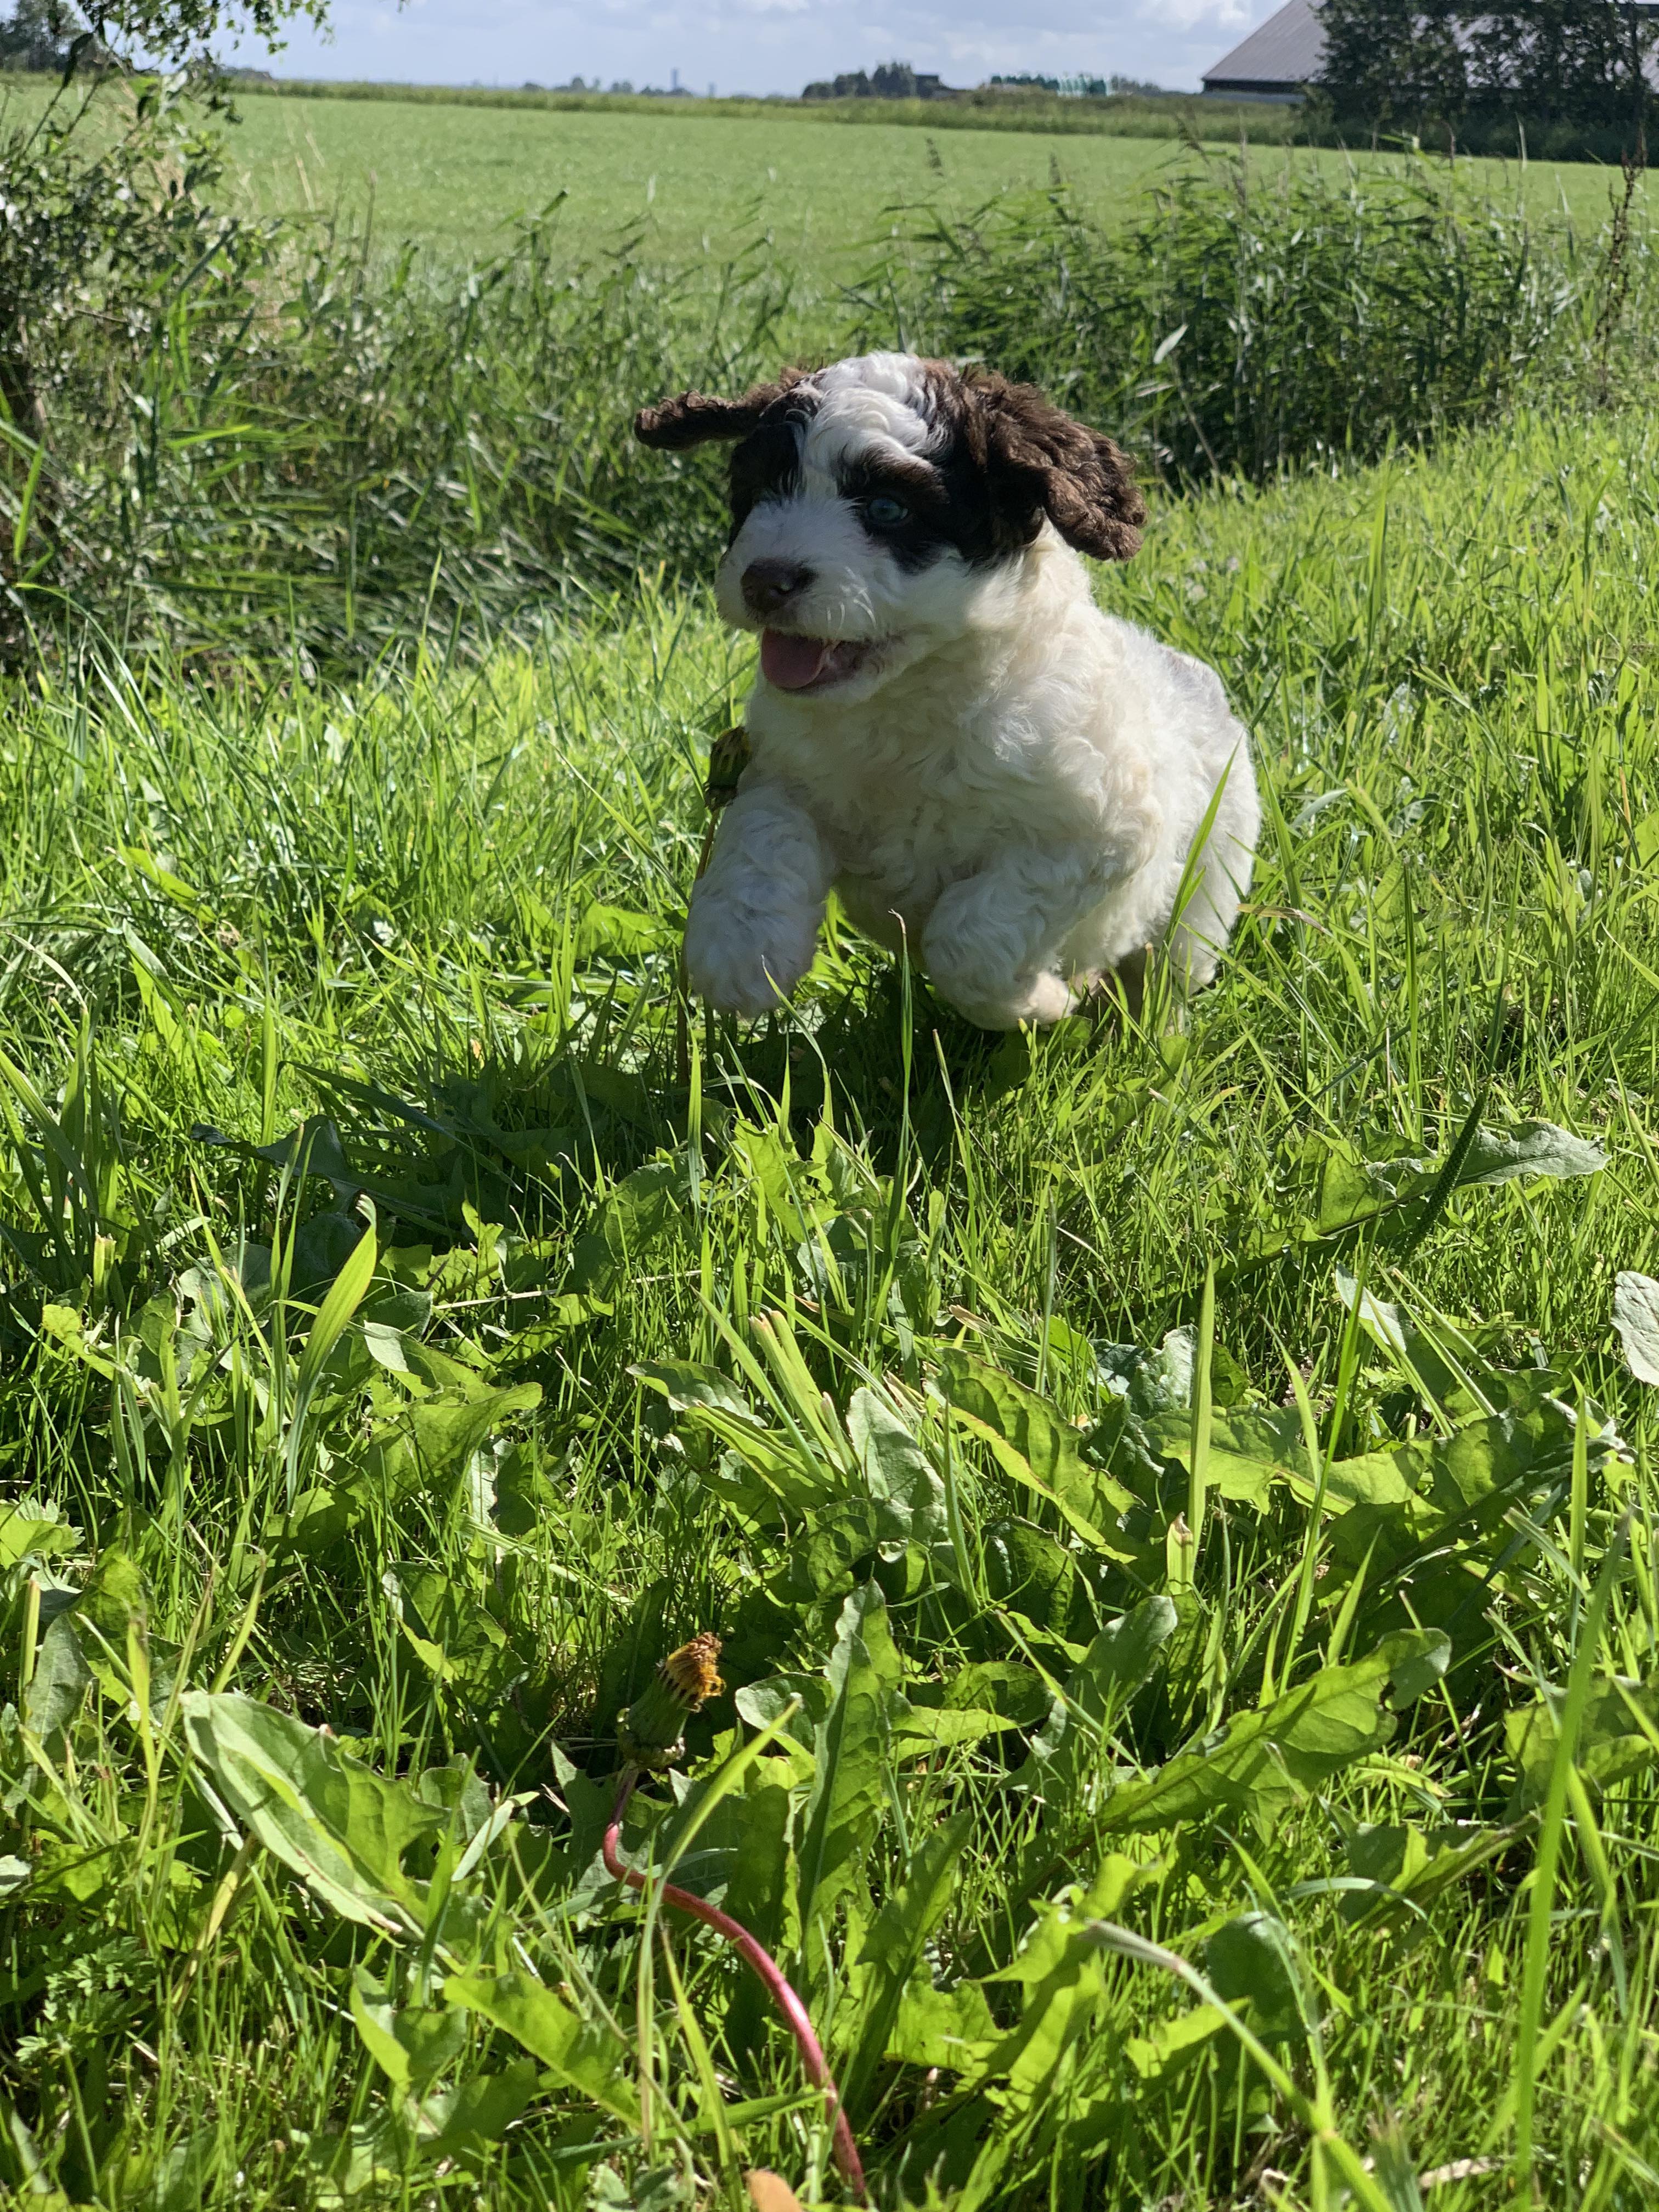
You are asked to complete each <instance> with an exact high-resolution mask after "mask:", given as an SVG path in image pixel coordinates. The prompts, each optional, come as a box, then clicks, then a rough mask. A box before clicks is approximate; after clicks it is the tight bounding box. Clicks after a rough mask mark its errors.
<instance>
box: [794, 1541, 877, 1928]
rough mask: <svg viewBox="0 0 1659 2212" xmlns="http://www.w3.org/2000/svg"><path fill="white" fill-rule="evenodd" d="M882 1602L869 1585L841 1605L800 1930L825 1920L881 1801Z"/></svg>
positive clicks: (805, 1848) (819, 1743)
mask: <svg viewBox="0 0 1659 2212" xmlns="http://www.w3.org/2000/svg"><path fill="white" fill-rule="evenodd" d="M891 1651H892V1638H891V1636H890V1632H889V1630H888V1626H887V1602H886V1600H885V1599H884V1597H883V1595H882V1594H881V1592H880V1590H879V1589H878V1588H877V1586H876V1585H875V1583H866V1584H865V1585H864V1586H863V1588H862V1589H857V1590H854V1593H853V1595H852V1596H851V1597H849V1598H848V1601H847V1602H846V1604H845V1605H844V1606H843V1607H842V1613H841V1623H840V1626H839V1628H838V1630H837V1632H836V1648H835V1650H834V1651H833V1652H831V1654H830V1656H829V1663H828V1665H827V1666H826V1667H825V1668H824V1670H823V1671H824V1675H825V1678H826V1679H827V1680H828V1681H829V1686H830V1691H831V1693H832V1694H831V1698H830V1703H829V1711H828V1712H827V1713H826V1714H825V1715H824V1717H823V1720H822V1721H821V1722H820V1723H818V1726H817V1729H816V1731H815V1732H814V1735H813V1756H814V1758H815V1759H816V1762H817V1766H816V1771H815V1772H814V1775H813V1778H812V1790H811V1796H809V1797H808V1799H807V1802H806V1809H805V1817H804V1819H803V1821H802V1825H801V1840H800V1844H799V1851H798V1857H799V1865H800V1918H801V1927H802V1929H803V1931H805V1930H808V1929H811V1924H812V1921H813V1919H814V1917H817V1918H819V1919H824V1920H827V1919H828V1918H829V1915H830V1913H831V1912H832V1911H834V1909H835V1906H836V1901H837V1899H839V1898H840V1896H841V1894H842V1891H843V1890H844V1889H845V1888H846V1887H848V1883H849V1881H851V1879H852V1876H853V1874H854V1870H855V1869H856V1868H857V1865H858V1863H859V1861H860V1858H862V1857H863V1855H864V1853H865V1851H866V1850H867V1849H868V1847H869V1845H870V1844H871V1843H872V1841H873V1840H874V1837H875V1832H876V1829H877V1827H878V1825H879V1823H880V1820H881V1816H882V1813H883V1811H884V1808H885V1804H886V1788H885V1783H884V1767H885V1765H886V1760H887V1756H888V1728H887V1695H888V1691H889V1689H890V1687H891V1686H893V1684H894V1683H895V1682H896V1679H897V1663H896V1657H895V1658H894V1660H893V1661H892V1662H891V1663H890V1666H888V1665H885V1664H882V1663H878V1662H885V1661H886V1658H887V1655H888V1654H889V1653H890V1652H891Z"/></svg>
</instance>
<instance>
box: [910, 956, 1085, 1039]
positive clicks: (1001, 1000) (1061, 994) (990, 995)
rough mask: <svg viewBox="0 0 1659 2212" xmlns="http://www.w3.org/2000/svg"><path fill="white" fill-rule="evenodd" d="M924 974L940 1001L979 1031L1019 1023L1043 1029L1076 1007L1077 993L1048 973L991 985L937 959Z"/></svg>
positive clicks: (1004, 1027) (1015, 1026)
mask: <svg viewBox="0 0 1659 2212" xmlns="http://www.w3.org/2000/svg"><path fill="white" fill-rule="evenodd" d="M928 970H929V973H930V974H931V975H932V976H933V982H934V984H935V986H936V987H937V988H938V990H939V995H940V997H941V998H944V999H947V1000H949V1001H950V1003H951V1005H952V1006H954V1007H955V1008H956V1010H957V1012H958V1013H959V1014H964V1015H966V1017H967V1018H968V1019H969V1021H970V1022H974V1023H976V1024H978V1026H979V1027H980V1028H981V1029H982V1030H1012V1029H1018V1027H1019V1025H1020V1024H1021V1023H1022V1022H1029V1023H1030V1024H1033V1025H1034V1026H1035V1027H1036V1028H1038V1029H1045V1028H1047V1027H1048V1024H1050V1023H1051V1022H1058V1021H1063V1020H1064V1019H1065V1018H1066V1015H1067V1014H1069V1013H1071V1012H1073V1011H1074V1010H1075V1009H1076V1006H1077V1005H1078V994H1077V993H1076V992H1075V991H1074V990H1073V988H1072V986H1071V985H1070V984H1069V983H1067V982H1066V981H1065V979H1064V978H1063V977H1062V976H1060V975H1055V974H1054V972H1053V970H1052V969H1040V970H1039V971H1038V972H1037V973H1036V974H1035V975H1018V976H1012V977H1009V978H1006V979H1004V978H998V979H997V980H996V981H992V979H991V978H989V977H988V976H980V975H973V974H971V973H969V972H968V971H967V970H966V969H953V968H951V966H949V965H948V964H946V963H943V962H940V961H939V960H937V959H933V960H930V962H929V963H928Z"/></svg>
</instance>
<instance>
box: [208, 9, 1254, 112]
mask: <svg viewBox="0 0 1659 2212" xmlns="http://www.w3.org/2000/svg"><path fill="white" fill-rule="evenodd" d="M1276 4H1277V0H1095V4H1092V5H1090V4H1085V0H954V4H945V5H927V4H924V3H923V0H410V4H409V5H408V6H406V7H404V9H398V8H397V7H395V6H394V5H392V4H390V3H389V0H335V4H334V7H333V9H332V17H333V36H332V38H331V40H321V39H319V38H317V37H315V36H314V35H313V34H310V33H296V34H295V37H294V38H293V39H292V40H290V42H289V46H288V48H287V50H286V52H284V53H283V54H282V55H281V56H280V57H279V58H278V59H277V61H276V68H277V69H278V70H281V71H282V72H283V74H284V75H288V76H338V77H378V78H387V79H392V80H395V81H398V82H407V83H435V84H470V83H473V82H478V83H483V84H507V85H512V84H521V83H523V82H525V80H526V78H530V79H533V80H535V81H536V82H538V83H542V84H551V83H561V84H562V83H565V82H568V80H569V79H570V78H571V77H572V76H583V77H586V78H589V79H592V78H593V77H596V76H597V77H599V79H600V80H601V81H602V82H605V83H607V84H608V83H611V82H613V81H615V80H617V79H618V78H624V77H625V78H629V79H631V80H632V81H633V82H635V84H641V85H642V84H646V83H653V84H666V83H667V82H668V80H669V72H670V71H671V70H678V71H679V74H680V80H681V82H683V83H684V84H688V85H690V86H693V87H694V88H696V89H697V90H698V91H704V90H706V89H707V88H708V85H709V84H710V83H711V82H712V83H714V85H716V86H717V87H718V88H719V89H720V91H721V92H750V93H768V92H787V93H796V92H799V90H800V88H801V87H802V85H803V84H805V82H807V81H808V80H809V79H810V78H812V77H820V76H833V75H834V74H835V72H836V70H848V69H860V68H866V69H867V68H869V67H870V66H871V65H872V64H874V63H876V62H878V61H887V60H890V59H893V58H898V59H902V60H904V61H908V62H912V63H914V64H915V67H916V68H917V69H919V70H938V71H939V73H940V74H941V75H942V76H944V77H945V82H947V83H952V84H975V83H977V82H980V80H981V78H983V77H986V76H989V75H990V74H991V73H992V72H993V71H994V70H1003V71H1012V70H1032V71H1034V72H1037V73H1040V74H1043V75H1047V76H1058V75H1062V74H1065V73H1067V72H1072V71H1077V72H1085V73H1087V74H1089V75H1091V76H1109V75H1111V74H1112V73H1113V72H1114V71H1115V72H1117V73H1119V74H1121V75H1122V76H1134V77H1151V78H1153V79H1155V80H1156V81H1157V82H1159V83H1163V84H1168V85H1173V86H1180V87H1194V86H1196V84H1197V82H1198V77H1199V72H1200V70H1203V69H1206V68H1207V67H1208V66H1209V64H1211V63H1212V62H1213V61H1216V60H1218V58H1219V57H1220V56H1221V55H1222V54H1223V53H1225V52H1226V50H1227V48H1228V47H1229V46H1234V45H1236V44H1237V41H1238V40H1240V39H1241V38H1242V37H1243V35H1244V33H1245V32H1246V31H1247V30H1248V29H1249V27H1251V25H1252V24H1255V23H1259V22H1261V21H1262V20H1263V19H1264V17H1266V16H1267V15H1271V14H1272V13H1273V8H1274V6H1275V5H1276ZM240 58H244V59H246V60H249V61H253V60H257V59H258V58H260V57H258V55H256V54H255V53H253V52H246V53H244V54H243V55H242V56H241V57H240Z"/></svg>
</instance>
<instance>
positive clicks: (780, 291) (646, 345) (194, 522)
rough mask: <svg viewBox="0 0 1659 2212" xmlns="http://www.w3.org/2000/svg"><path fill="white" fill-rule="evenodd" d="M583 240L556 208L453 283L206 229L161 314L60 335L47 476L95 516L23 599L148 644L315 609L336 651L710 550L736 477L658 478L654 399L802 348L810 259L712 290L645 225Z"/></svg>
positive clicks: (292, 242) (155, 310) (506, 611)
mask: <svg viewBox="0 0 1659 2212" xmlns="http://www.w3.org/2000/svg"><path fill="white" fill-rule="evenodd" d="M560 242H561V241H560V240H559V234H558V229H557V224H556V219H554V218H551V217H550V218H547V219H544V220H543V221H542V222H537V223H534V224H532V225H529V226H527V227H526V228H525V229H524V230H523V232H522V234H521V235H520V238H519V239H518V240H517V241H516V242H515V244H514V246H513V248H512V250H510V251H509V252H507V253H506V254H504V255H503V256H502V257H501V258H500V259H498V260H497V261H495V263H493V264H489V265H488V266H486V267H484V268H483V269H480V270H471V271H469V272H465V274H463V275H462V276H460V277H459V278H454V277H453V276H449V275H447V274H446V275H443V276H435V275H433V274H432V273H431V272H429V271H424V270H422V269H421V268H420V267H419V266H418V265H417V264H416V259H415V257H414V255H413V253H412V252H404V254H402V255H401V256H399V257H398V258H395V259H394V260H392V261H390V262H388V261H387V260H386V258H384V257H381V256H378V255H377V254H375V253H374V252H373V251H372V249H371V246H370V243H369V240H368V238H367V237H366V236H363V235H355V236H354V235H349V234H344V233H343V232H340V231H337V230H335V229H334V228H331V227H328V226H325V227H324V228H321V229H320V230H319V231H318V232H316V233H314V234H312V235H311V236H310V237H309V238H308V239H300V240H296V238H295V235H294V234H284V233H283V232H280V231H276V230H270V229H266V230H250V229H247V228H240V227H237V226H234V225H224V226H220V227H218V228H213V229H208V228H206V227H205V226H204V228H202V229H201V230H200V231H199V232H198V234H197V238H196V240H195V243H196V245H197V249H198V250H197V251H196V252H194V253H193V254H190V255H185V254H177V255H174V256H173V257H170V258H164V259H163V260H162V262H161V265H160V269H159V271H158V275H157V277H156V281H155V284H154V286H153V288H152V289H151V292H150V294H149V297H148V299H147V300H146V301H145V302H144V303H143V312H142V313H139V312H132V313H129V314H128V316H127V317H126V318H125V320H124V321H122V322H121V323H120V324H119V325H118V326H112V325H109V324H108V323H107V322H105V323H104V324H102V325H99V324H95V323H93V322H88V321H85V320H83V321H82V324H81V325H80V326H79V327H78V329H77V331H76V333H75V335H74V337H73V339H72V341H71V340H69V339H68V338H67V336H66V334H65V333H64V332H63V331H58V338H59V342H60V358H59V362H58V364H57V367H56V368H55V370H54V374H57V375H58V379H59V381H60V382H64V386H65V388H66V389H67V388H68V384H67V379H68V373H69V370H70V368H73V369H74V371H75V374H76V379H77V380H78V388H79V389H80V390H81V391H82V393H83V395H84V397H83V400H82V405H81V406H80V408H79V409H78V410H75V411H74V412H73V413H71V411H70V410H62V411H61V412H60V413H59V415H58V416H57V418H56V419H55V421H54V422H53V426H52V436H51V441H50V446H49V454H48V458H49V461H50V473H49V476H48V477H47V479H46V481H47V483H48V484H49V487H50V489H51V491H52V501H51V502H50V504H51V507H52V511H53V513H56V514H57V515H58V516H61V517H67V516H68V515H70V513H72V514H73V515H74V517H75V526H74V527H73V528H72V529H71V528H70V527H68V526H62V527H58V528H57V529H55V530H52V531H51V532H41V531H40V529H39V528H38V527H37V530H36V533H35V534H36V538H37V541H38V549H37V550H36V553H35V557H34V559H33V562H32V565H31V566H30V567H29V568H28V570H27V573H26V574H22V575H21V576H19V577H17V578H15V579H13V580H12V586H11V602H12V605H13V606H14V609H17V610H21V611H24V612H25V613H26V614H27V615H28V616H32V617H33V619H34V620H36V621H37V622H38V621H39V620H40V618H41V617H43V616H46V617H51V616H53V615H54V614H61V613H64V612H67V611H73V610H75V609H77V608H78V609H80V610H82V611H96V612H97V613H98V615H99V616H100V618H101V619H102V620H103V621H104V622H105V623H119V624H120V625H121V626H122V627H123V629H125V632H126V635H125V640H124V642H125V643H126V644H127V645H128V646H129V647H131V646H132V645H134V644H136V643H137V642H138V641H139V640H140V639H141V637H142V635H143V633H144V632H145V631H146V630H153V629H156V628H158V627H159V628H161V629H167V631H169V632H170V633H171V634H173V635H174V636H175V637H179V638H182V639H184V640H185V641H189V642H190V643H191V645H192V646H193V647H197V648H200V647H216V648H221V649H229V650H234V651H240V649H241V648H243V647H251V646H255V645H257V644H258V642H259V641H260V639H261V637H262V636H264V637H266V638H267V640H268V639H269V638H270V637H276V638H285V637H287V636H288V635H290V633H292V632H293V631H294V630H295V629H297V631H298V634H299V636H300V638H301V641H303V642H304V643H305V644H306V645H307V647H308V648H309V649H310V651H311V652H312V653H313V654H314V655H317V656H319V657H330V658H337V657H338V656H340V655H342V654H358V653H372V652H374V651H375V650H377V649H378V648H379V647H380V646H381V645H383V644H384V643H385V642H386V640H387V639H388V638H389V637H391V636H392V635H396V634H398V633H404V632H407V631H408V630H409V629H410V628H411V627H414V626H417V625H422V624H430V625H434V626H435V627H437V628H440V629H449V628H451V627H452V626H453V625H454V624H455V623H457V622H458V621H465V620H466V619H468V618H469V617H478V616H483V615H488V616H489V617H491V618H492V619H494V620H500V619H502V618H504V617H511V616H512V615H513V613H514V612H515V611H517V610H519V609H520V608H521V607H523V606H524V605H526V604H527V603H531V602H532V601H533V602H538V603H539V602H540V601H541V600H543V599H545V598H546V597H547V596H549V595H550V594H552V595H559V596H564V595H568V594H569V593H571V592H576V593H578V594H580V593H585V592H592V591H593V590H595V589H603V588H605V587H607V586H615V585H616V584H617V583H618V582H620V581H622V580H625V579H629V578H631V577H632V576H633V575H634V574H635V573H636V572H637V571H638V570H639V569H640V568H657V567H659V566H666V567H667V568H671V569H678V568H681V567H683V566H685V565H687V564H688V563H693V562H696V561H697V560H699V559H701V557H702V553H703V551H704V549H705V548H706V547H707V545H708V543H709V542H710V539H711V538H712V537H713V536H714V534H715V533H716V532H717V531H718V530H719V528H720V520H719V500H718V490H717V486H716V484H715V482H714V478H713V477H712V476H711V475H710V473H709V472H708V471H707V470H697V469H695V468H693V469H690V470H689V471H685V474H684V483H680V484H678V485H676V486H675V487H674V488H673V489H672V490H670V489H669V487H668V486H667V485H666V484H665V480H664V477H663V473H662V471H661V470H660V469H659V468H655V467H653V468H650V469H641V467H640V466H639V465H638V462H637V458H636V449H635V447H634V445H633V441H632V437H631V428H630V426H631V421H632V416H633V413H634V410H635V408H636V407H637V406H638V405H639V404H640V403H641V398H642V397H647V396H648V397H654V396H655V395H656V394H657V392H659V391H660V390H665V389H668V388H671V387H672V386H676V385H677V384H686V383H691V382H696V381H702V382H705V383H709V384H715V385H718V384H720V383H721V382H730V381H738V382H741V381H744V380H747V379H748V378H749V377H750V375H751V374H757V373H758V371H759V370H760V368H762V367H763V366H764V365H766V364H767V363H768V362H774V361H775V357H776V355H777V352H778V351H779V349H780V347H781V343H782V340H781V338H780V337H779V336H778V334H777V328H776V325H777V323H778V319H779V317H780V315H781V311H782V308H783V307H784V305H785V302H786V301H787V292H788V283H787V278H782V279H780V278H778V277H776V276H773V275H771V274H769V272H768V270H767V269H766V267H765V265H764V260H763V256H762V255H761V254H759V253H758V252H757V253H752V254H750V255H749V256H748V257H746V258H741V259H739V260H738V261H737V262H734V263H733V264H731V265H730V266H729V267H727V268H726V269H725V270H723V271H721V272H720V275H719V277H718V280H717V281H716V282H714V283H713V284H712V285H711V284H710V283H709V282H708V277H707V276H706V275H705V274H704V273H703V272H702V271H697V272H692V271H689V270H680V271H678V272H675V271H670V272H658V271H653V270H651V269H649V268H648V267H647V265H646V264H644V263H643V262H642V261H641V258H640V255H639V245H640V240H639V237H638V235H637V234H631V235H629V236H626V237H623V238H622V239H620V240H617V241H614V242H613V243H612V244H611V246H609V247H608V248H606V249H605V250H604V251H601V252H595V253H592V254H591V255H589V256H586V257H585V258H581V259H578V260H574V261H573V260H570V259H567V258H562V256H561V255H560V254H559V252H557V247H558V245H559V243H560ZM18 473H19V472H18V471H14V477H13V481H11V482H10V483H7V482H5V481H0V535H10V534H11V532H13V531H15V527H16V525H17V520H18V518H19V515H20V514H21V483H20V482H18V481H17V480H16V479H17V477H18ZM14 657H15V655H14Z"/></svg>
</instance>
